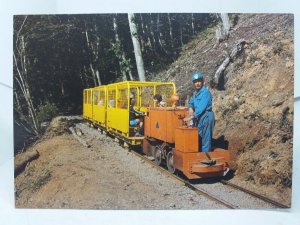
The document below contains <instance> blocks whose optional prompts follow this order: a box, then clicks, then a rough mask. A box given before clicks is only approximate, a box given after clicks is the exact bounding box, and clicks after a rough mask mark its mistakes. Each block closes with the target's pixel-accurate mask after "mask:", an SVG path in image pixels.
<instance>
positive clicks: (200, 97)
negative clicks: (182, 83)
mask: <svg viewBox="0 0 300 225" xmlns="http://www.w3.org/2000/svg"><path fill="white" fill-rule="evenodd" d="M192 81H193V84H194V87H195V92H194V93H193V97H192V98H191V100H190V102H189V115H190V116H189V118H185V121H186V122H189V121H190V120H192V119H196V120H197V121H198V132H199V136H200V137H201V139H202V150H201V151H202V152H209V151H210V150H211V145H212V136H213V130H214V126H215V116H214V113H213V111H212V95H211V93H210V91H209V90H208V89H207V88H206V87H204V86H203V83H204V79H203V75H202V74H201V73H199V72H196V73H194V74H193V75H192Z"/></svg>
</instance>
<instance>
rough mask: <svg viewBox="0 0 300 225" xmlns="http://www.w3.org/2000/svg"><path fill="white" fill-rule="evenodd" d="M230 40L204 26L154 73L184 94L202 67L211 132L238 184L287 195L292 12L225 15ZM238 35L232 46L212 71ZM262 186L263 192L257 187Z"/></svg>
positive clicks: (289, 144) (290, 144)
mask: <svg viewBox="0 0 300 225" xmlns="http://www.w3.org/2000/svg"><path fill="white" fill-rule="evenodd" d="M232 21H234V24H233V25H234V26H233V27H232V29H231V31H230V34H229V39H228V40H225V41H222V42H221V43H219V44H216V40H215V38H214V31H215V28H210V29H207V30H206V31H204V32H203V33H202V34H200V35H199V36H198V38H195V39H194V40H193V41H192V42H191V43H189V45H187V46H185V47H184V52H183V53H182V55H181V57H180V58H179V59H178V60H177V61H176V62H175V63H174V64H173V65H171V67H170V69H169V70H167V71H166V72H163V73H161V74H160V75H159V76H158V77H159V78H160V79H166V78H167V79H169V80H173V81H175V82H176V83H177V87H178V90H179V92H181V93H182V96H183V97H184V98H186V97H187V96H191V93H192V84H191V82H190V79H191V75H192V73H193V72H194V71H197V70H199V71H201V72H202V73H203V74H204V75H205V83H206V86H208V87H210V90H211V91H212V93H213V97H214V102H213V109H214V112H215V115H216V126H215V132H214V138H215V139H218V140H219V143H222V142H223V144H224V143H228V148H229V149H230V150H231V151H232V155H233V159H234V160H233V163H232V167H233V168H235V169H236V172H235V175H236V176H235V178H234V179H236V180H237V182H239V183H245V185H247V186H249V185H250V186H253V188H254V189H260V190H264V191H265V192H268V193H269V192H271V193H272V194H273V197H274V198H278V199H288V200H287V201H286V202H287V203H289V201H290V198H289V197H290V193H291V190H290V188H291V183H292V143H293V114H294V108H293V97H294V41H293V40H294V30H293V29H294V18H293V15H287V14H284V15H283V14H239V15H232ZM241 40H242V41H243V45H242V47H241V48H240V49H239V52H238V53H237V54H236V55H235V56H234V57H231V58H230V60H229V64H228V65H227V67H226V69H225V70H224V71H223V73H222V74H221V79H219V80H216V79H215V73H216V71H217V70H218V68H219V67H220V65H221V64H222V63H223V62H224V60H225V59H226V58H227V57H228V56H229V55H230V54H231V53H232V51H233V50H234V48H235V47H236V45H237V43H239V42H240V41H241ZM264 191H263V192H264Z"/></svg>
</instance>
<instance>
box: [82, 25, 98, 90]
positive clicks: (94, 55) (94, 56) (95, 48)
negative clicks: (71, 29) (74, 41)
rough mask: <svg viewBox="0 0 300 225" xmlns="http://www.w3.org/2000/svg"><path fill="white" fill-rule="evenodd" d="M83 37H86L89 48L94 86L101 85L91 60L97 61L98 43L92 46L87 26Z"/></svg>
mask: <svg viewBox="0 0 300 225" xmlns="http://www.w3.org/2000/svg"><path fill="white" fill-rule="evenodd" d="M85 37H86V43H87V47H88V49H90V50H91V53H90V54H91V63H90V69H91V71H92V77H93V81H94V86H95V87H96V86H99V85H101V79H100V74H99V71H98V70H97V69H96V68H94V65H93V63H92V62H95V61H96V62H97V60H98V43H95V46H94V43H93V42H92V41H90V39H89V34H88V31H87V28H86V30H85ZM97 42H99V39H98V38H97Z"/></svg>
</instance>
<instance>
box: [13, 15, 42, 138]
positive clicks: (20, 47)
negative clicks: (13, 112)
mask: <svg viewBox="0 0 300 225" xmlns="http://www.w3.org/2000/svg"><path fill="white" fill-rule="evenodd" d="M26 20H27V16H26V17H25V18H24V21H23V23H22V25H21V27H20V29H19V31H18V33H17V38H16V43H15V49H16V50H17V52H18V55H17V56H18V59H17V56H16V53H15V51H14V52H13V59H14V64H15V68H16V70H17V76H14V78H15V80H16V81H17V84H18V86H19V88H20V90H21V92H22V94H23V96H24V99H25V102H26V104H27V110H28V116H29V118H26V117H25V116H24V118H26V121H27V123H28V124H29V125H30V126H31V129H32V130H33V132H34V134H35V135H36V136H40V125H39V121H38V119H37V116H36V112H35V111H36V109H35V107H34V105H33V101H32V96H31V94H30V90H29V85H28V83H27V79H26V77H27V64H26V63H27V62H26V61H27V59H26V48H25V47H26V45H25V40H24V36H20V33H21V30H22V28H23V26H24V24H25V22H26ZM19 40H20V41H19ZM19 65H20V66H21V69H20V68H19ZM30 121H31V122H30Z"/></svg>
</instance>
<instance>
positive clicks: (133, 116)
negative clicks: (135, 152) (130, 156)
mask: <svg viewBox="0 0 300 225" xmlns="http://www.w3.org/2000/svg"><path fill="white" fill-rule="evenodd" d="M134 105H135V100H134V98H130V107H129V124H130V126H131V127H139V130H138V131H137V132H136V133H135V135H134V136H136V137H138V136H143V133H144V132H143V117H142V116H145V113H144V112H141V111H138V110H135V109H134ZM137 115H140V116H137Z"/></svg>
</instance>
